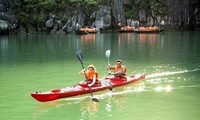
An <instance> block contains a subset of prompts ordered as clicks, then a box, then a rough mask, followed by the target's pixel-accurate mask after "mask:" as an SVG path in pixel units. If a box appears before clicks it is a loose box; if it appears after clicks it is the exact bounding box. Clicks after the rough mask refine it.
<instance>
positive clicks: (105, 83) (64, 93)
mask: <svg viewBox="0 0 200 120" xmlns="http://www.w3.org/2000/svg"><path fill="white" fill-rule="evenodd" d="M144 78H145V74H144V73H142V74H137V75H133V76H128V77H127V80H124V79H120V78H116V77H109V78H104V79H102V80H100V82H101V86H98V87H91V89H89V87H88V86H87V85H85V84H80V83H78V84H76V85H74V86H71V87H65V88H61V89H55V90H51V91H47V92H34V93H32V94H31V96H32V97H33V98H35V99H36V100H38V101H39V102H47V101H52V100H56V99H60V98H67V97H72V96H78V95H83V94H88V93H90V90H91V91H92V92H98V91H102V90H106V89H109V88H110V87H111V86H112V88H115V87H119V86H123V85H127V84H130V83H133V82H136V81H138V80H140V79H144Z"/></svg>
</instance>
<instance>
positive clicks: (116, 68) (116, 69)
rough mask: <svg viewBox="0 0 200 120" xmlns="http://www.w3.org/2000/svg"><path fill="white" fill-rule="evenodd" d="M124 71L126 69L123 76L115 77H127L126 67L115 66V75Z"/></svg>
mask: <svg viewBox="0 0 200 120" xmlns="http://www.w3.org/2000/svg"><path fill="white" fill-rule="evenodd" d="M122 69H124V73H122V74H121V75H115V77H125V76H126V67H125V66H121V67H117V65H115V67H114V72H115V73H116V72H119V71H120V70H122Z"/></svg>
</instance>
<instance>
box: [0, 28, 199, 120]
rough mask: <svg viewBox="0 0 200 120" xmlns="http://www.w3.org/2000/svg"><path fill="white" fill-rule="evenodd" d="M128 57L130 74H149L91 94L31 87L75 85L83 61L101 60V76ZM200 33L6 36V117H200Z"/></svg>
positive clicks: (1, 64)
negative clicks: (46, 95)
mask: <svg viewBox="0 0 200 120" xmlns="http://www.w3.org/2000/svg"><path fill="white" fill-rule="evenodd" d="M108 49H110V50H111V55H110V63H111V64H112V65H113V64H114V63H115V60H116V59H118V58H120V59H122V60H123V62H124V65H125V66H126V67H127V69H128V75H133V74H136V73H143V72H145V73H146V74H147V76H146V79H145V80H141V81H138V82H137V83H133V84H131V85H128V86H125V87H120V88H115V89H114V90H113V92H110V91H109V90H105V91H102V92H98V93H94V96H95V97H97V98H98V99H99V100H100V102H98V103H96V102H92V101H91V98H90V95H89V94H88V95H84V96H78V97H73V98H66V99H60V100H56V101H52V102H46V103H39V102H38V101H36V100H34V99H33V98H32V97H31V96H30V93H32V92H35V91H48V90H52V89H56V88H62V87H66V86H71V85H74V84H75V83H77V82H79V81H81V80H84V77H83V76H79V75H78V72H79V71H80V70H81V64H80V62H79V61H78V60H77V58H76V56H75V53H76V51H77V50H82V53H83V64H84V66H85V67H86V66H88V65H89V64H94V65H95V66H96V67H97V70H98V72H99V77H100V78H103V77H105V76H106V75H107V71H106V69H105V68H106V65H107V62H108V61H107V58H106V57H105V51H106V50H108ZM199 73H200V32H199V31H196V32H167V31H165V32H163V33H161V34H135V33H123V34H118V33H108V34H96V35H73V34H69V35H17V36H0V89H1V90H0V95H1V96H0V108H1V109H0V114H1V119H2V120H28V119H33V120H64V119H68V120H103V119H109V120H121V119H123V120H134V119H135V120H188V119H189V120H199V115H200V114H199V111H200V108H199V107H200V101H199V100H200V94H199V91H200V79H199V77H200V74H199Z"/></svg>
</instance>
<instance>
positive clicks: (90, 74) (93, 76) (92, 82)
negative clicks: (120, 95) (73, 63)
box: [79, 65, 101, 87]
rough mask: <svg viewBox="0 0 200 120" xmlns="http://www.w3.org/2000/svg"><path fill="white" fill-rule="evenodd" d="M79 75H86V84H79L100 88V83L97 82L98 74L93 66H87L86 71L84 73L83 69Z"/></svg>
mask: <svg viewBox="0 0 200 120" xmlns="http://www.w3.org/2000/svg"><path fill="white" fill-rule="evenodd" d="M79 74H80V75H84V74H85V75H86V77H87V80H86V83H85V82H81V84H86V85H88V86H89V87H91V86H92V87H97V86H101V82H99V81H98V77H99V74H98V72H97V71H96V68H95V67H94V65H89V66H88V67H87V71H85V69H83V70H81V71H80V72H79Z"/></svg>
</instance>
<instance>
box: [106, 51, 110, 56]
mask: <svg viewBox="0 0 200 120" xmlns="http://www.w3.org/2000/svg"><path fill="white" fill-rule="evenodd" d="M106 57H107V58H109V57H110V50H107V51H106Z"/></svg>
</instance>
